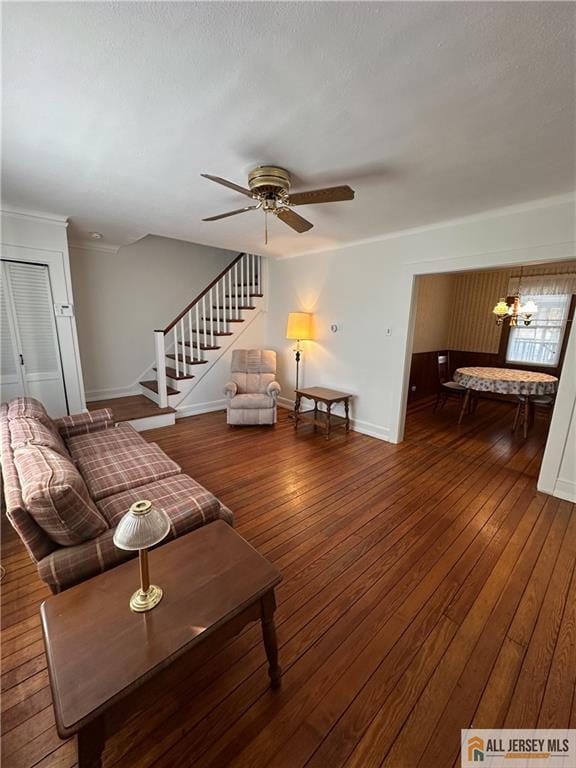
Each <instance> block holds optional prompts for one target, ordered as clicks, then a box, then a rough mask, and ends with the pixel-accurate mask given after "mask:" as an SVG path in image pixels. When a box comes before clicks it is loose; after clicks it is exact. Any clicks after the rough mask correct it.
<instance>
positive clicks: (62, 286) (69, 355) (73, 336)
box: [2, 242, 86, 413]
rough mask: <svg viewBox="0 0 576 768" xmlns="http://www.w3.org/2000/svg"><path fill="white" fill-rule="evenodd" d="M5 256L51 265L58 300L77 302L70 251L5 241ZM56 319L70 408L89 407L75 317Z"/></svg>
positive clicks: (58, 301)
mask: <svg viewBox="0 0 576 768" xmlns="http://www.w3.org/2000/svg"><path fill="white" fill-rule="evenodd" d="M2 259H4V260H6V261H20V262H28V263H32V264H43V265H45V266H47V267H48V270H49V276H50V285H51V288H52V298H53V300H54V303H55V304H69V305H70V306H72V307H73V306H74V305H73V302H72V282H71V279H70V268H69V263H68V252H67V251H66V253H64V252H63V251H56V250H48V249H44V248H38V247H36V246H34V247H28V246H23V245H14V244H12V243H7V242H2ZM55 322H56V333H57V336H58V345H59V347H60V355H61V360H62V374H63V377H64V388H65V391H66V398H67V404H68V409H69V412H70V413H78V412H80V411H85V410H86V401H85V398H84V382H83V380H82V367H81V364H80V350H79V346H78V335H77V332H76V321H75V318H74V317H73V316H72V317H61V316H58V315H56V316H55Z"/></svg>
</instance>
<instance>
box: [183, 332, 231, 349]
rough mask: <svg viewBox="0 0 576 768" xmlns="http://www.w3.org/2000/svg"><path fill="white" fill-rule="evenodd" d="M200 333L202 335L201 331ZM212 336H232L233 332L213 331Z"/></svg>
mask: <svg viewBox="0 0 576 768" xmlns="http://www.w3.org/2000/svg"><path fill="white" fill-rule="evenodd" d="M192 333H198V331H192ZM200 335H201V336H202V335H203V331H200ZM206 335H208V334H206ZM214 336H234V334H233V333H232V331H214ZM186 343H188V342H186ZM194 346H196V344H194Z"/></svg>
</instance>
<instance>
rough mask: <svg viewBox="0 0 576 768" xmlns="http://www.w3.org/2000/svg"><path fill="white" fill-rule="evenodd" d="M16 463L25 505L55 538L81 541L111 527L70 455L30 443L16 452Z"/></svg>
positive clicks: (64, 543)
mask: <svg viewBox="0 0 576 768" xmlns="http://www.w3.org/2000/svg"><path fill="white" fill-rule="evenodd" d="M14 463H15V465H16V470H17V472H18V477H19V479H20V485H21V487H22V500H23V502H24V505H25V507H26V509H27V511H28V512H29V514H30V515H31V517H32V518H33V519H34V520H35V521H36V523H37V524H38V525H39V526H40V528H42V529H43V530H44V531H45V532H46V533H47V534H48V536H49V537H50V538H51V539H52V541H55V542H56V543H57V544H61V545H62V546H70V545H71V544H80V543H82V542H84V541H86V540H87V539H92V538H94V537H95V536H98V535H99V534H101V533H103V532H104V531H105V530H106V529H107V528H108V525H107V524H106V521H105V519H104V518H103V517H102V515H101V514H100V512H99V511H98V510H97V508H96V506H95V505H94V503H93V501H92V500H91V499H90V496H89V494H88V489H87V488H86V484H85V483H84V481H83V480H82V477H81V476H80V473H79V472H78V470H77V469H76V467H75V466H74V464H73V462H72V461H71V459H70V458H66V457H65V456H62V455H61V454H60V453H57V452H56V451H53V450H51V449H50V448H46V447H45V446H37V445H28V446H26V447H25V448H17V449H16V450H15V451H14Z"/></svg>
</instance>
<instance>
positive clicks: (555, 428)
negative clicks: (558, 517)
mask: <svg viewBox="0 0 576 768" xmlns="http://www.w3.org/2000/svg"><path fill="white" fill-rule="evenodd" d="M538 490H539V491H543V492H544V493H550V494H552V495H554V496H559V497H560V498H562V499H568V501H575V502H576V331H575V330H574V324H572V330H571V332H570V337H569V339H568V345H567V347H566V355H565V357H564V366H563V368H562V376H561V377H560V386H559V387H558V392H557V395H556V404H555V406H554V413H553V414H552V422H551V424H550V433H549V436H548V442H547V443H546V450H545V451H544V458H543V460H542V467H541V470H540V476H539V478H538Z"/></svg>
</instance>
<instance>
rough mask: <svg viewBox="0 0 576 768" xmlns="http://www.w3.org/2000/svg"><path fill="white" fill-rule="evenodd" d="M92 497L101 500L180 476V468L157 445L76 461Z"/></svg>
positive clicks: (143, 445) (141, 446)
mask: <svg viewBox="0 0 576 768" xmlns="http://www.w3.org/2000/svg"><path fill="white" fill-rule="evenodd" d="M76 464H77V466H78V468H79V469H80V472H81V473H82V477H83V478H84V480H85V481H86V485H87V486H88V490H89V491H90V496H91V497H92V498H93V499H94V501H100V499H104V498H106V497H107V496H112V495H113V494H115V493H120V492H121V491H127V490H129V489H130V488H136V487H137V486H139V485H146V484H147V483H153V482H155V481H156V480H162V479H163V478H164V477H170V476H171V475H177V474H179V473H180V467H179V466H178V464H176V462H174V461H172V459H169V458H168V456H166V454H165V453H164V452H163V451H162V450H160V448H159V447H158V446H157V445H156V444H155V443H147V442H145V441H144V442H143V443H142V444H141V445H138V446H134V447H132V448H125V447H121V448H118V449H117V450H114V449H112V448H111V449H110V450H105V451H104V450H102V451H100V452H99V453H93V454H87V455H84V456H81V457H78V458H76Z"/></svg>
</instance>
